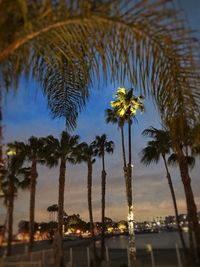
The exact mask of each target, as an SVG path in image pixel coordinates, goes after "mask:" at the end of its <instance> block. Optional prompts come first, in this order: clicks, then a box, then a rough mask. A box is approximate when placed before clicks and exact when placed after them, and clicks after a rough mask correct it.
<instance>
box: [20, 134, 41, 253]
mask: <svg viewBox="0 0 200 267" xmlns="http://www.w3.org/2000/svg"><path fill="white" fill-rule="evenodd" d="M19 145H20V144H19ZM21 146H22V150H21V151H22V153H25V156H26V159H27V160H28V161H29V162H30V163H31V184H30V206H29V224H30V225H29V251H31V250H32V248H33V244H34V233H35V229H34V226H35V194H36V184H37V177H38V172H37V164H38V163H40V164H44V163H45V161H44V157H43V153H42V152H43V146H44V141H43V139H42V138H37V137H34V136H32V137H30V138H29V140H28V143H27V144H25V145H24V144H23V143H21Z"/></svg>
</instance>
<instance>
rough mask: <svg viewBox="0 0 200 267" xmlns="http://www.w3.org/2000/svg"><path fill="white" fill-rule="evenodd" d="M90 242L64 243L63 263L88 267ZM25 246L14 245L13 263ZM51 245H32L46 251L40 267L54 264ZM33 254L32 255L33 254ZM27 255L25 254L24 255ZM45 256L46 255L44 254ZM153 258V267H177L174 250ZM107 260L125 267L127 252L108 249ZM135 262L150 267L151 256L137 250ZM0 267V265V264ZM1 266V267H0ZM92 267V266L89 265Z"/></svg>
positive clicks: (157, 252)
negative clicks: (51, 259)
mask: <svg viewBox="0 0 200 267" xmlns="http://www.w3.org/2000/svg"><path fill="white" fill-rule="evenodd" d="M90 243H91V240H90V239H82V240H77V241H65V242H64V257H63V258H64V263H65V265H67V263H69V262H70V260H71V261H72V264H73V266H75V267H89V264H88V254H87V253H88V251H87V247H90ZM26 246H27V245H26V244H16V245H14V246H13V250H12V252H13V253H12V254H13V259H14V258H16V256H17V255H18V256H17V258H16V260H15V261H20V258H22V257H23V256H22V255H23V254H24V253H25V251H26ZM51 249H52V244H51V243H50V242H49V241H40V242H35V244H34V253H35V254H37V252H38V253H39V252H40V251H44V250H48V251H49V252H48V253H49V254H48V256H46V259H45V264H43V265H42V267H53V266H54V264H53V263H52V261H49V263H48V258H49V259H50V258H52V256H53V255H52V254H53V251H51ZM4 251H5V249H1V257H2V256H3V253H4ZM34 253H33V254H34ZM26 254H27V253H26ZM180 254H181V259H182V265H183V266H184V260H183V255H182V252H181V251H180ZM20 255H21V256H20ZM46 255H47V254H46ZM90 257H91V258H92V251H91V249H90ZM153 257H154V260H155V266H160V267H161V266H162V267H164V266H166V267H175V266H176V267H178V266H179V265H178V260H177V254H176V250H175V249H154V250H153ZM107 259H108V260H109V262H110V266H111V267H125V266H128V257H127V250H126V249H116V248H115V249H112V248H109V250H108V253H107ZM137 260H138V264H139V266H141V267H150V266H152V261H151V255H150V253H149V252H147V251H146V250H145V249H138V250H137ZM0 266H1V263H0ZM2 266H3V265H2ZM90 266H91V267H92V264H91V265H90ZM193 266H200V265H198V264H197V265H193Z"/></svg>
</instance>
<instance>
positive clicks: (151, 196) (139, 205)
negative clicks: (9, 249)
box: [0, 0, 200, 229]
mask: <svg viewBox="0 0 200 267" xmlns="http://www.w3.org/2000/svg"><path fill="white" fill-rule="evenodd" d="M179 2H180V3H181V4H182V7H183V9H184V10H185V12H186V15H187V18H188V20H189V22H190V25H191V27H192V28H193V29H196V30H198V31H200V28H199V25H200V15H199V10H200V1H199V0H190V1H185V0H180V1H179ZM196 35H197V36H198V37H199V36H200V33H199V32H198V33H196ZM118 86H120V85H115V86H114V85H113V84H107V85H102V86H100V88H99V89H94V90H92V91H91V95H90V98H89V101H88V103H87V105H86V107H85V108H84V109H83V111H82V113H81V114H80V116H79V118H78V123H77V128H76V129H75V131H74V134H79V135H80V136H81V141H87V142H91V141H93V140H94V138H95V136H96V135H101V134H103V133H106V134H107V136H108V139H109V140H113V141H114V142H115V152H114V154H113V155H112V156H107V157H106V171H107V192H106V215H107V216H108V217H111V218H113V219H115V220H120V219H126V216H127V207H126V196H125V187H124V181H123V173H122V160H121V147H120V144H121V143H120V138H119V137H120V133H119V132H118V131H117V128H116V126H113V125H107V124H106V123H105V118H104V111H105V109H106V108H108V107H109V103H110V101H111V100H112V98H113V96H114V93H115V90H116V89H117V87H118ZM125 86H127V87H130V85H129V84H125ZM46 106H47V105H46V101H45V99H44V97H43V96H42V94H41V91H40V88H39V87H38V85H37V84H35V83H33V81H32V82H29V83H28V84H25V83H24V81H23V80H22V81H21V83H20V90H19V91H18V92H17V93H16V94H13V93H10V94H9V95H8V97H7V99H6V100H5V101H4V108H3V116H4V125H5V126H4V142H5V143H6V142H10V141H14V140H22V141H26V140H27V139H28V138H29V137H30V136H32V135H34V136H46V135H49V134H53V135H54V136H57V137H58V136H59V135H60V133H61V131H62V130H64V129H65V125H64V121H63V120H58V119H55V120H52V118H51V117H50V116H49V111H48V110H47V107H46ZM145 109H146V111H145V113H144V114H142V115H140V114H138V123H137V124H134V125H133V135H132V136H133V147H132V150H133V161H134V171H133V176H134V195H135V198H134V200H135V213H136V220H142V219H147V218H152V217H154V216H165V215H168V214H173V207H172V201H171V197H170V192H169V189H168V184H167V181H166V178H165V171H164V169H163V164H162V163H160V164H158V165H151V166H150V167H148V168H147V167H144V166H142V165H141V164H140V160H139V157H138V153H139V151H140V150H141V149H142V148H143V147H144V146H145V144H146V141H147V139H146V138H143V137H141V132H142V131H143V130H144V129H145V128H147V127H149V126H150V125H152V126H155V127H159V126H160V121H159V116H158V113H157V111H156V109H155V107H154V106H153V104H152V101H151V100H145ZM100 170H101V165H100V162H99V161H97V163H96V164H95V166H94V178H93V179H94V191H93V203H94V204H93V205H94V213H95V219H96V220H97V219H100V201H101V194H100V189H101V188H100V183H101V181H100V175H101V173H100ZM171 171H172V177H173V182H174V187H175V191H176V194H177V199H178V207H179V209H180V212H185V211H186V208H185V200H184V194H183V188H182V184H181V181H180V177H179V173H178V171H177V170H176V169H172V170H171ZM199 171H200V169H199V167H198V166H197V167H195V169H194V170H193V171H192V173H191V177H192V183H193V188H194V193H195V196H196V201H197V204H198V208H199V209H200V181H199V175H198V173H199ZM86 177H87V168H86V166H85V165H84V164H81V165H78V166H70V165H68V167H67V172H66V188H65V210H66V212H67V213H68V214H71V213H80V215H81V216H82V217H83V219H85V220H88V211H87V197H86V193H87V191H86ZM194 185H195V186H194ZM57 187H58V169H57V168H55V169H51V170H49V169H47V168H46V167H44V166H39V177H38V184H37V193H36V220H37V221H47V220H48V213H47V212H46V209H47V207H48V206H49V205H51V204H54V203H56V202H57V197H58V192H57V191H58V189H57ZM28 208H29V192H25V193H24V192H23V193H22V192H20V193H19V196H18V198H17V200H16V202H15V214H14V219H15V229H16V224H17V222H18V221H19V220H21V219H28ZM5 213H6V210H5V208H4V207H3V205H2V202H0V224H1V223H2V222H3V221H4V217H5Z"/></svg>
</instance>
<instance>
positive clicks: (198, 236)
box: [178, 152, 200, 259]
mask: <svg viewBox="0 0 200 267" xmlns="http://www.w3.org/2000/svg"><path fill="white" fill-rule="evenodd" d="M178 162H179V169H180V173H181V178H182V182H183V187H184V191H185V196H186V203H187V212H188V221H189V225H191V227H192V229H191V230H192V231H194V236H195V241H196V246H197V255H198V258H199V259H200V226H199V222H198V217H197V208H196V204H195V201H194V195H193V191H192V187H191V179H190V176H189V169H188V163H187V159H186V157H185V156H184V155H183V153H182V152H179V153H178Z"/></svg>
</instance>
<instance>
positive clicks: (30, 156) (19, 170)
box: [1, 88, 199, 261]
mask: <svg viewBox="0 0 200 267" xmlns="http://www.w3.org/2000/svg"><path fill="white" fill-rule="evenodd" d="M142 102H143V98H142V97H135V96H134V95H133V89H130V90H128V91H127V90H126V89H125V88H119V89H118V91H117V93H116V98H115V100H114V101H112V102H111V108H109V109H107V110H106V121H107V122H112V123H117V125H118V127H119V129H120V131H121V139H122V152H123V153H122V155H123V170H124V179H125V187H126V196H127V203H128V210H129V212H128V223H129V234H130V255H131V257H132V260H133V261H134V260H135V257H136V254H135V238H134V214H133V198H132V162H131V147H132V145H131V126H132V124H133V119H135V116H136V111H137V109H140V110H141V111H143V110H144V106H143V103H142ZM126 123H127V124H128V140H129V142H128V163H127V155H126V148H125V140H124V129H125V128H124V127H125V124H126ZM186 133H187V135H188V139H187V141H188V140H190V143H189V141H188V142H187V143H185V144H184V143H183V144H182V146H183V147H182V148H183V151H187V154H186V155H185V158H186V162H185V165H186V167H187V170H188V172H186V173H185V172H181V177H182V181H183V184H184V183H186V182H188V181H187V180H186V181H185V180H184V179H185V175H186V176H188V175H189V169H188V167H189V166H190V164H191V163H192V162H193V161H192V157H191V156H190V155H189V152H190V153H193V154H194V153H196V154H197V153H199V143H198V142H196V141H193V143H192V137H193V136H194V137H195V138H196V136H198V133H199V131H198V126H195V128H194V129H189V128H187V132H186ZM143 135H144V136H149V137H152V138H153V140H151V141H149V142H148V144H147V147H146V148H144V149H143V150H142V152H141V161H142V162H143V163H144V164H146V165H148V164H150V163H151V162H153V161H155V162H157V161H158V160H159V158H160V157H162V158H163V161H164V164H165V168H166V177H167V180H168V183H169V187H170V191H171V195H172V200H173V205H174V210H175V215H176V220H177V226H178V229H179V234H180V239H181V241H182V246H183V248H184V250H185V252H186V254H187V253H188V251H187V249H186V245H185V241H184V238H183V234H182V230H181V227H180V223H179V219H178V209H177V204H176V197H175V193H174V189H173V184H172V179H171V175H170V172H169V169H168V163H170V162H177V163H178V164H179V167H180V164H183V163H182V162H181V163H180V162H179V161H180V159H179V157H180V156H179V154H178V153H177V151H176V150H175V149H174V147H173V142H172V138H171V135H170V131H169V130H167V129H161V130H158V129H155V128H153V127H151V128H149V129H146V130H144V132H143ZM189 137H190V139H189ZM185 138H186V134H185ZM195 140H196V139H195ZM197 140H199V139H197ZM181 141H182V140H180V141H179V142H181ZM185 142H186V141H185ZM8 147H9V150H10V154H12V155H9V158H10V159H9V160H8V166H7V169H6V168H5V169H4V170H3V171H2V172H1V174H2V176H3V177H5V179H2V180H3V182H2V187H3V189H4V193H5V194H4V199H5V202H6V203H7V205H8V210H9V212H8V214H10V215H9V217H8V221H9V227H8V228H9V238H8V254H10V244H11V238H12V215H11V214H12V213H13V205H14V196H15V194H16V192H17V187H20V186H22V187H23V188H27V187H28V188H30V227H29V231H30V233H29V234H30V242H29V249H30V250H31V249H32V247H33V241H34V218H35V191H36V181H37V176H38V174H37V164H38V163H41V164H46V165H47V166H49V167H50V168H52V167H54V166H58V164H59V166H60V171H59V199H58V229H59V232H60V234H61V235H62V225H63V215H64V188H65V173H66V163H67V162H70V163H81V162H85V163H86V164H87V168H88V175H87V188H88V209H89V218H90V230H91V233H92V237H93V248H94V253H95V239H94V226H93V214H92V170H93V163H94V162H95V157H96V156H99V157H100V158H101V159H102V174H101V178H102V228H103V229H102V239H101V247H102V251H101V257H102V258H104V246H105V244H104V242H105V241H104V228H105V227H104V221H105V220H104V219H105V185H106V171H105V153H112V152H113V147H114V146H113V142H112V141H109V142H108V141H107V137H106V135H105V134H104V135H102V136H97V137H96V139H95V141H94V142H92V143H90V144H87V143H80V144H79V137H78V136H77V135H75V136H70V135H69V134H68V133H67V132H62V134H61V138H60V139H57V138H55V137H53V136H48V137H46V138H36V137H31V138H30V139H29V140H28V143H27V144H25V143H23V142H14V143H12V144H8ZM189 148H190V149H189ZM13 151H15V152H14V155H13ZM171 151H174V153H173V154H172V155H171V156H170V157H169V159H168V162H167V158H166V157H167V155H168V154H169V153H170V152H171ZM11 156H12V157H11ZM27 161H28V162H30V163H31V167H26V168H24V167H23V166H24V165H23V163H24V162H27ZM181 166H182V165H181ZM184 167H185V166H184ZM186 167H185V168H186ZM180 170H181V167H180ZM21 177H22V179H19V178H21ZM11 180H12V181H13V184H11V183H10V184H9V182H10V181H11ZM9 186H10V187H9ZM12 186H13V188H12ZM188 187H189V190H185V195H186V203H187V211H188V218H189V226H190V232H189V233H190V251H192V250H193V243H192V232H193V231H194V233H195V239H196V244H197V250H198V249H199V239H198V238H199V236H198V233H199V232H198V231H199V224H198V218H197V211H196V205H195V202H194V196H193V192H192V188H191V185H190V183H189V184H187V189H188ZM184 189H186V187H184ZM188 199H189V200H190V202H189V201H188ZM190 209H193V210H192V211H191V210H190ZM194 209H195V210H194ZM196 221H197V222H196Z"/></svg>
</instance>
